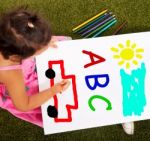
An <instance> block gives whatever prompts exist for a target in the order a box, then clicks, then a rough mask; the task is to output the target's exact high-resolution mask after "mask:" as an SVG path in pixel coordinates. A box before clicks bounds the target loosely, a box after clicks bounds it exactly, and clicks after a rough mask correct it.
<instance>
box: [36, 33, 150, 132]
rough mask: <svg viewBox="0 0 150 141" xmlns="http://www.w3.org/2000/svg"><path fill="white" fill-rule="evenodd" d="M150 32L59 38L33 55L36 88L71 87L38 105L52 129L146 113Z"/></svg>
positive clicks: (149, 104)
mask: <svg viewBox="0 0 150 141" xmlns="http://www.w3.org/2000/svg"><path fill="white" fill-rule="evenodd" d="M149 37H150V32H142V33H133V34H124V35H114V36H108V37H98V38H92V39H81V40H70V41H60V42H57V45H58V48H48V49H47V50H46V51H44V52H43V53H42V54H41V55H39V56H37V57H36V64H37V72H38V79H39V89H40V91H42V90H45V89H47V88H50V87H52V86H53V85H54V84H56V83H57V82H59V81H61V80H62V79H68V80H69V81H70V83H71V84H70V86H69V88H68V89H67V90H66V91H64V92H63V93H62V94H60V93H58V94H56V95H55V96H54V97H52V98H51V99H49V100H48V101H47V102H45V103H44V104H43V105H42V116H43V124H44V133H45V134H52V133H59V132H65V131H72V130H78V129H86V128H92V127H100V126H106V125H112V124H118V123H124V122H129V121H138V120H144V119H149V118H150V41H149Z"/></svg>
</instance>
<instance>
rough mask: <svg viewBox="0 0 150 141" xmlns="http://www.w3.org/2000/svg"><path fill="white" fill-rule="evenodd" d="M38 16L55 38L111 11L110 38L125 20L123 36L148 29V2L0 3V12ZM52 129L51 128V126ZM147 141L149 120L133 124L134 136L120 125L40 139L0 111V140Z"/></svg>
mask: <svg viewBox="0 0 150 141" xmlns="http://www.w3.org/2000/svg"><path fill="white" fill-rule="evenodd" d="M26 4H28V5H29V7H30V9H33V10H34V11H37V12H38V13H40V14H41V15H42V16H43V17H44V18H45V19H47V20H48V21H49V23H50V24H51V26H52V28H53V33H54V34H55V35H68V36H72V37H73V38H74V39H76V38H79V36H77V35H74V34H73V33H72V28H73V27H75V26H76V25H78V24H80V23H82V22H83V21H84V20H86V19H88V18H90V17H92V16H93V15H95V14H96V13H98V12H100V11H101V10H102V9H105V8H107V9H109V10H110V11H112V12H113V13H114V14H115V15H116V17H117V19H118V22H117V24H116V25H115V26H113V27H112V28H111V29H109V30H108V31H106V32H105V33H104V34H103V36H105V35H112V33H113V32H114V31H115V29H116V28H117V26H118V25H119V24H121V23H122V22H123V21H124V20H125V19H126V20H127V21H128V24H127V26H126V27H125V28H124V29H123V30H122V32H121V33H122V34H123V33H132V32H141V31H149V30H150V8H149V5H150V1H149V0H0V13H2V12H4V11H7V10H10V9H12V8H14V7H17V6H20V5H26ZM51 128H53V127H51ZM8 140H10V141H16V140H21V141H82V140H85V141H145V140H148V141H150V120H146V121H140V122H136V124H135V134H134V135H133V136H128V135H126V134H125V133H124V132H123V130H122V127H121V125H113V126H106V127H99V128H92V129H85V130H79V131H73V132H66V133H60V134H54V135H48V136H44V133H43V129H41V128H39V127H37V126H35V125H32V124H30V123H27V122H25V121H22V120H20V119H17V118H15V117H13V116H12V115H11V114H9V113H8V112H7V111H4V110H2V109H0V141H8Z"/></svg>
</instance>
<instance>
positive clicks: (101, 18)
mask: <svg viewBox="0 0 150 141" xmlns="http://www.w3.org/2000/svg"><path fill="white" fill-rule="evenodd" d="M111 15H112V13H105V14H104V15H102V16H101V17H99V18H97V19H96V20H94V21H91V23H88V24H87V25H85V27H83V28H82V29H80V30H79V31H77V32H78V33H79V34H82V33H83V32H85V31H86V30H88V29H90V28H91V27H92V26H95V25H96V24H98V23H99V22H101V21H103V20H105V19H107V18H108V17H109V16H111Z"/></svg>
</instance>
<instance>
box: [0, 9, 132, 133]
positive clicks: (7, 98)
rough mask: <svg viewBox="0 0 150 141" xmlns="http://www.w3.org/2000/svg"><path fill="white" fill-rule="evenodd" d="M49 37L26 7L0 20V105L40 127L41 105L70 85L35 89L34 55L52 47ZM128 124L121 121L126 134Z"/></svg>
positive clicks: (65, 81)
mask: <svg viewBox="0 0 150 141" xmlns="http://www.w3.org/2000/svg"><path fill="white" fill-rule="evenodd" d="M51 38H52V35H51V31H50V27H49V26H48V24H47V23H46V22H45V21H44V20H42V19H41V17H39V16H38V15H36V14H34V13H32V12H29V11H27V10H26V9H21V8H20V9H17V10H15V11H13V12H10V13H7V14H4V15H3V17H2V18H1V20H0V107H1V108H3V109H6V110H8V111H9V112H10V113H12V114H13V115H14V116H16V117H18V118H20V119H23V120H25V121H28V122H31V123H33V124H36V125H38V126H40V127H43V125H42V115H41V109H40V106H41V105H42V104H43V103H44V102H46V101H47V100H48V99H50V98H51V97H53V96H54V95H55V94H57V93H61V92H62V91H64V90H66V89H67V88H68V86H69V81H67V80H63V81H61V82H60V83H58V84H56V85H54V86H53V87H51V88H49V89H47V90H45V91H42V92H39V90H38V80H37V73H36V68H35V59H34V58H33V57H34V56H35V55H38V54H40V53H42V52H43V51H44V50H46V49H47V48H48V47H49V46H51V47H52V46H53V47H54V46H55V45H54V44H53V41H54V37H53V38H52V39H51ZM56 39H58V40H59V39H60V40H62V39H68V38H66V37H59V38H58V37H55V40H56ZM27 58H28V59H27ZM131 125H132V123H128V124H123V127H124V130H125V131H126V132H127V133H129V134H130V133H133V129H134V128H133V127H134V126H133V125H132V126H131Z"/></svg>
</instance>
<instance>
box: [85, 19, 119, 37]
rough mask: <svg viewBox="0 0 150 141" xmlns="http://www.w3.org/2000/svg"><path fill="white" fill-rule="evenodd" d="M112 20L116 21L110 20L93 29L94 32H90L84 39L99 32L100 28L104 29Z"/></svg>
mask: <svg viewBox="0 0 150 141" xmlns="http://www.w3.org/2000/svg"><path fill="white" fill-rule="evenodd" d="M114 20H116V18H113V19H112V20H110V21H108V22H106V23H105V24H104V25H102V26H100V27H99V28H97V29H95V30H94V31H92V32H90V33H89V34H87V35H86V36H84V38H87V37H89V36H91V35H93V34H94V33H95V32H97V31H99V30H101V29H102V28H104V27H105V26H107V25H109V24H110V23H111V22H112V21H114Z"/></svg>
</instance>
